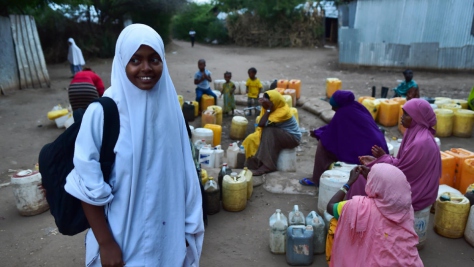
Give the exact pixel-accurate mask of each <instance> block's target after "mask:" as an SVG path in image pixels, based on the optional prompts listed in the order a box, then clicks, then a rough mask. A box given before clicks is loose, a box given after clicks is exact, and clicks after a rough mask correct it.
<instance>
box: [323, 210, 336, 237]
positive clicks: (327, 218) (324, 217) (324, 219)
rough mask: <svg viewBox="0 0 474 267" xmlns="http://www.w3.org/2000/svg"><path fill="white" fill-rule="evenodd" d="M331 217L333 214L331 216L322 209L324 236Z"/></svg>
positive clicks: (326, 233)
mask: <svg viewBox="0 0 474 267" xmlns="http://www.w3.org/2000/svg"><path fill="white" fill-rule="evenodd" d="M332 218H334V216H332V215H331V214H329V213H328V212H327V210H324V213H323V221H324V233H325V236H327V235H328V230H329V226H330V224H329V223H330V222H331V220H332Z"/></svg>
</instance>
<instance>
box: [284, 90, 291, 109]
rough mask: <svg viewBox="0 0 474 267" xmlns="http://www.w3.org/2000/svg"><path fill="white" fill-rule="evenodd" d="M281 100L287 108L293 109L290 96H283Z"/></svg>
mask: <svg viewBox="0 0 474 267" xmlns="http://www.w3.org/2000/svg"><path fill="white" fill-rule="evenodd" d="M285 91H286V90H285ZM283 100H285V103H286V104H287V105H288V107H290V108H292V107H293V100H292V98H291V96H290V95H283Z"/></svg>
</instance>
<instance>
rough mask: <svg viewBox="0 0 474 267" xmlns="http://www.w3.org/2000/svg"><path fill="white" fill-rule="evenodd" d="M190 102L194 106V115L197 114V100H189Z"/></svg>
mask: <svg viewBox="0 0 474 267" xmlns="http://www.w3.org/2000/svg"><path fill="white" fill-rule="evenodd" d="M191 104H192V105H193V106H194V117H197V116H199V102H197V101H191Z"/></svg>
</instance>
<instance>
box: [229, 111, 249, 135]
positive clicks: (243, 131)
mask: <svg viewBox="0 0 474 267" xmlns="http://www.w3.org/2000/svg"><path fill="white" fill-rule="evenodd" d="M248 124H249V122H248V120H247V119H246V118H245V117H242V116H234V117H233V118H232V124H231V125H230V139H233V140H244V139H245V137H246V135H247V125H248Z"/></svg>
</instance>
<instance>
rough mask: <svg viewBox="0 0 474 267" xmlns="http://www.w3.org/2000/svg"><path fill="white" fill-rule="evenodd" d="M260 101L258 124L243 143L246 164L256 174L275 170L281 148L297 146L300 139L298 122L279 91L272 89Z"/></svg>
mask: <svg viewBox="0 0 474 267" xmlns="http://www.w3.org/2000/svg"><path fill="white" fill-rule="evenodd" d="M258 101H259V103H260V104H261V105H262V110H261V111H260V116H259V117H258V118H257V121H258V127H257V128H256V129H255V132H254V133H252V134H250V135H249V136H247V138H245V140H244V142H243V143H242V144H243V146H244V148H245V156H246V158H247V160H246V166H247V167H248V168H249V169H250V170H252V173H253V175H254V176H259V175H262V174H265V173H269V172H273V171H276V169H277V166H276V164H277V160H278V155H279V154H280V151H281V150H282V149H292V148H295V147H297V146H298V145H299V144H300V140H301V132H300V129H299V127H298V123H297V122H296V119H295V118H294V117H293V115H292V114H291V112H290V108H289V107H288V105H287V104H286V102H285V100H284V99H283V97H282V96H281V94H280V93H279V92H277V91H275V90H269V91H267V92H265V94H264V95H263V98H260V99H259V100H258Z"/></svg>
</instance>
